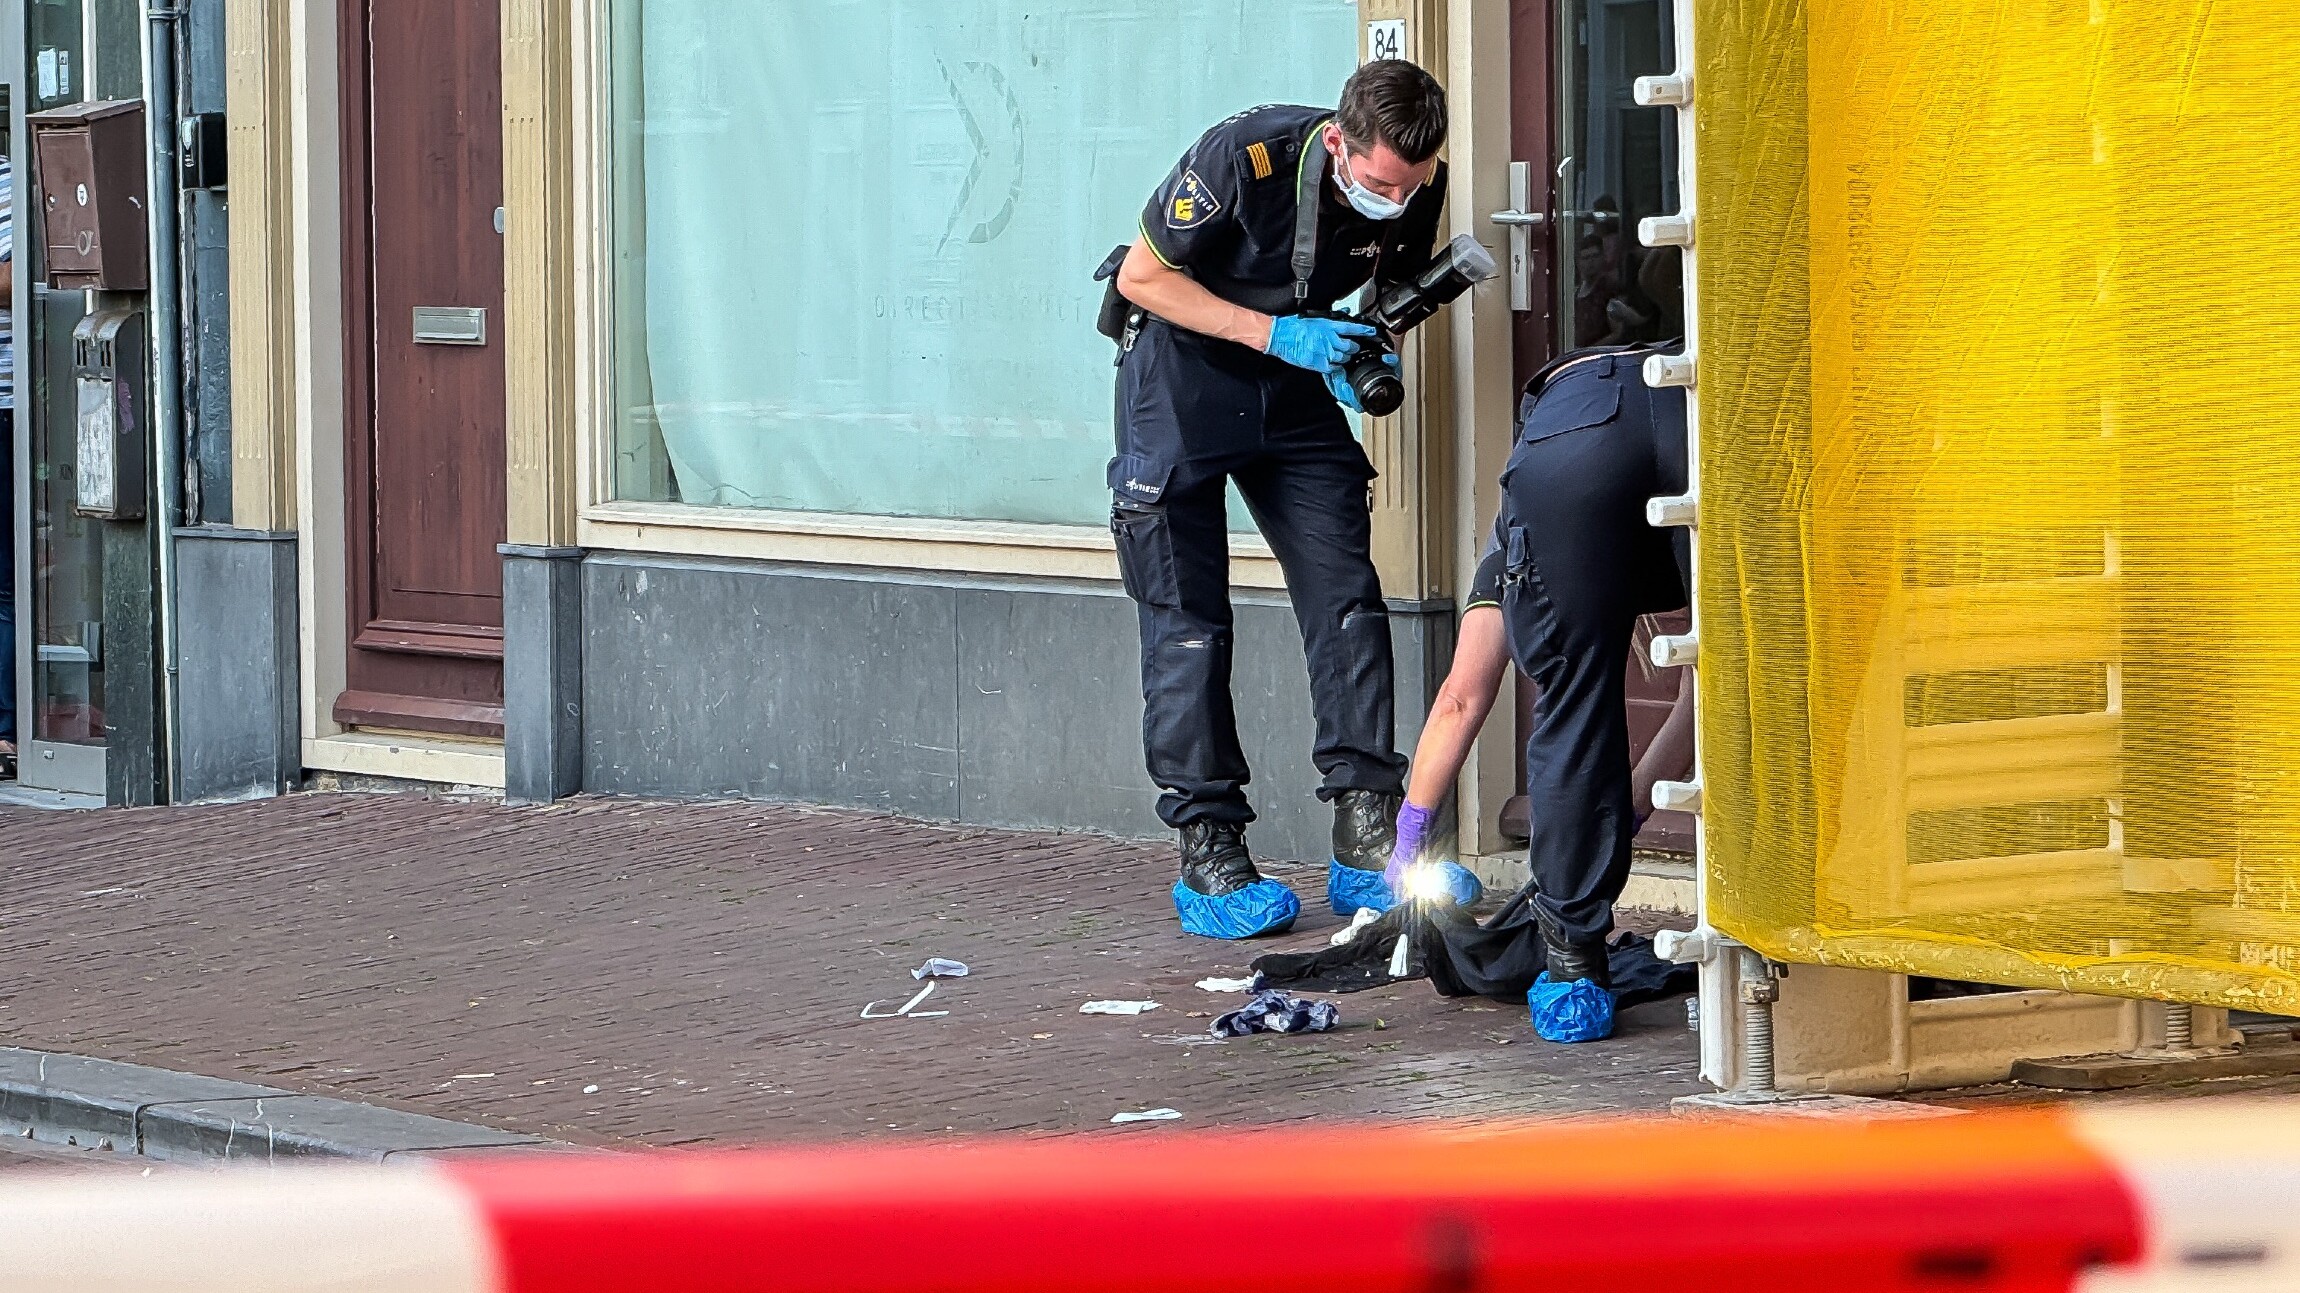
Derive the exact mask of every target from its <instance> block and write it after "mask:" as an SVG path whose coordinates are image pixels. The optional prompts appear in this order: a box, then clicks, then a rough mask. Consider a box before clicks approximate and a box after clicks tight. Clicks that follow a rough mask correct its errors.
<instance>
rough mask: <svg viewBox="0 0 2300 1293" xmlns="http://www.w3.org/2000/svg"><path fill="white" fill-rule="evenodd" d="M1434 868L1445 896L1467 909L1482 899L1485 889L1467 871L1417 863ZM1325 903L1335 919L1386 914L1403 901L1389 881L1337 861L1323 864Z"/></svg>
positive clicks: (1443, 864) (1450, 864)
mask: <svg viewBox="0 0 2300 1293" xmlns="http://www.w3.org/2000/svg"><path fill="white" fill-rule="evenodd" d="M1416 865H1420V866H1435V867H1437V868H1438V870H1439V872H1440V873H1441V874H1443V875H1444V876H1445V887H1446V896H1447V897H1448V898H1451V899H1453V900H1454V901H1455V902H1457V903H1460V904H1461V905H1462V906H1464V907H1467V906H1469V905H1470V904H1472V903H1474V902H1476V901H1477V900H1478V899H1480V898H1483V897H1485V885H1484V884H1482V883H1480V882H1479V880H1478V878H1477V876H1476V875H1475V874H1473V873H1472V872H1471V871H1470V869H1469V868H1468V867H1465V866H1463V865H1462V864H1460V863H1459V862H1435V863H1417V864H1416ZM1326 901H1327V902H1328V903H1329V904H1331V905H1332V906H1333V909H1334V914H1335V915H1337V916H1355V915H1357V914H1358V909H1359V908H1361V907H1362V908H1366V909H1368V910H1371V911H1374V912H1376V913H1380V912H1385V911H1388V910H1389V909H1390V908H1392V907H1395V906H1397V905H1398V903H1399V902H1401V901H1403V896H1402V895H1400V894H1397V893H1394V892H1392V891H1391V889H1390V886H1389V881H1387V880H1385V879H1383V878H1382V873H1381V872H1379V871H1360V870H1359V869H1357V868H1356V867H1354V866H1343V865H1342V863H1341V861H1340V860H1339V859H1336V860H1334V861H1331V862H1329V863H1327V864H1326Z"/></svg>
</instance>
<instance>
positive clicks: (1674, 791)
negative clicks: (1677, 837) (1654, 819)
mask: <svg viewBox="0 0 2300 1293" xmlns="http://www.w3.org/2000/svg"><path fill="white" fill-rule="evenodd" d="M1653 806H1654V807H1655V808H1657V809H1659V810H1661V811H1662V812H1665V813H1697V812H1700V811H1701V783H1700V782H1698V781H1656V782H1654V783H1653Z"/></svg>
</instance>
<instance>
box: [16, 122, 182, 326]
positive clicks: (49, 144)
mask: <svg viewBox="0 0 2300 1293" xmlns="http://www.w3.org/2000/svg"><path fill="white" fill-rule="evenodd" d="M25 120H26V122H27V123H28V124H29V125H30V126H31V130H32V148H33V155H34V161H35V164H36V165H37V167H38V169H39V177H40V217H41V233H42V242H43V245H44V246H45V247H46V248H47V257H46V259H45V261H44V262H43V267H44V268H45V270H46V272H47V276H48V286H50V287H52V288H60V289H67V290H69V289H76V288H95V289H97V290H99V291H106V292H141V291H143V290H144V289H145V287H146V286H147V284H148V283H149V282H150V278H151V275H150V266H149V265H148V263H147V252H146V246H147V244H146V236H147V235H146V228H147V216H148V212H147V210H146V198H145V191H144V158H145V153H146V150H147V147H148V141H147V140H146V139H145V136H144V105H143V103H142V102H141V101H140V100H133V99H119V100H110V101H106V102H100V103H76V104H73V105H71V106H70V107H65V108H52V109H50V110H49V111H46V112H35V113H32V114H31V115H30V116H28V117H26V118H25Z"/></svg>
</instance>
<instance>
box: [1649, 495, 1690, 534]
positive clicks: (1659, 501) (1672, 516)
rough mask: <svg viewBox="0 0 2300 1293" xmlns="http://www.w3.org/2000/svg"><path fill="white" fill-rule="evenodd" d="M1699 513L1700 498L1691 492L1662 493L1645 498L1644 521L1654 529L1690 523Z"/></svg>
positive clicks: (1664, 528)
mask: <svg viewBox="0 0 2300 1293" xmlns="http://www.w3.org/2000/svg"><path fill="white" fill-rule="evenodd" d="M1700 514H1701V500H1700V499H1698V498H1695V497H1694V496H1693V495H1691V494H1663V495H1661V496H1659V497H1657V498H1649V499H1646V500H1645V523H1646V524H1647V525H1650V526H1652V527H1653V528H1654V529H1656V530H1666V529H1668V528H1670V527H1671V526H1674V525H1687V526H1689V525H1692V524H1693V523H1694V522H1695V521H1696V520H1697V519H1698V518H1699V516H1700Z"/></svg>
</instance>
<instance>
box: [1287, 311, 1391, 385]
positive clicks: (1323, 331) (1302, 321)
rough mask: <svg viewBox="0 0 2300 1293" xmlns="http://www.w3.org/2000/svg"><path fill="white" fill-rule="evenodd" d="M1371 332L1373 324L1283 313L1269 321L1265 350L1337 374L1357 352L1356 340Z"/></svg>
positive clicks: (1301, 365) (1316, 370)
mask: <svg viewBox="0 0 2300 1293" xmlns="http://www.w3.org/2000/svg"><path fill="white" fill-rule="evenodd" d="M1372 335H1374V330H1373V327H1372V325H1370V324H1364V323H1351V322H1350V321H1348V320H1347V319H1312V318H1308V317H1306V316H1303V315H1299V314H1281V315H1279V316H1278V317H1277V318H1275V319H1272V320H1270V344H1269V345H1266V346H1264V347H1262V353H1264V354H1266V355H1270V356H1272V357H1273V358H1277V359H1283V360H1285V361H1286V362H1287V363H1289V364H1292V365H1293V366H1294V367H1296V368H1307V369H1309V370H1310V371H1311V372H1313V373H1336V372H1340V371H1341V367H1342V365H1343V364H1346V363H1348V362H1349V359H1350V356H1352V355H1354V354H1356V353H1358V343H1357V341H1356V340H1355V339H1356V338H1358V337H1370V336H1372Z"/></svg>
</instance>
